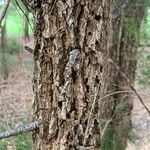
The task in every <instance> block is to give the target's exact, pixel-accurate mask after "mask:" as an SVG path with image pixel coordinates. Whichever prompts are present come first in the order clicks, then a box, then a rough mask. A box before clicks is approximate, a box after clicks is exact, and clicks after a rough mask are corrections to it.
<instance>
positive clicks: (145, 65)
mask: <svg viewBox="0 0 150 150" xmlns="http://www.w3.org/2000/svg"><path fill="white" fill-rule="evenodd" d="M136 84H137V86H139V87H140V88H145V87H146V86H148V85H150V54H140V57H139V61H138V72H137V77H136Z"/></svg>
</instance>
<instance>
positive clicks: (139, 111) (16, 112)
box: [0, 52, 150, 150]
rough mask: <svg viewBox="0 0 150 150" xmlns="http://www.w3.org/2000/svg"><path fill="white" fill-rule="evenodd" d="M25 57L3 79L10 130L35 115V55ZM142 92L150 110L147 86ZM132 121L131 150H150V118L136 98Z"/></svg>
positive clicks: (4, 115)
mask: <svg viewBox="0 0 150 150" xmlns="http://www.w3.org/2000/svg"><path fill="white" fill-rule="evenodd" d="M21 58H22V60H21V62H20V59H17V57H16V64H15V65H14V66H13V67H12V68H11V72H10V74H9V77H8V79H7V80H3V79H2V76H0V123H5V124H6V125H7V127H6V128H9V127H12V126H14V125H15V126H19V125H22V124H23V123H24V122H27V121H28V120H30V119H31V116H32V113H31V108H32V99H33V92H32V77H33V73H32V71H33V64H32V55H31V54H29V53H28V52H23V53H22V54H21ZM140 93H141V96H142V97H143V99H144V103H145V104H146V106H147V107H148V108H150V88H148V87H147V88H146V89H144V90H141V91H140ZM132 120H133V127H134V129H133V130H134V132H135V135H136V140H135V141H134V143H130V142H129V144H128V148H127V150H150V116H148V114H147V112H146V110H145V109H144V108H143V106H142V105H141V103H140V102H139V100H138V99H137V98H136V97H135V99H134V109H133V113H132ZM0 150H1V148H0ZM26 150H29V149H26Z"/></svg>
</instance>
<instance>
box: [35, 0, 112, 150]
mask: <svg viewBox="0 0 150 150" xmlns="http://www.w3.org/2000/svg"><path fill="white" fill-rule="evenodd" d="M109 7H110V3H105V2H102V1H101V0H95V1H92V0H89V1H85V2H84V1H79V0H77V1H76V0H72V1H70V0H66V1H61V0H59V1H54V2H49V1H48V0H46V1H44V2H43V1H42V3H41V4H40V7H39V8H38V9H37V10H36V11H35V22H36V33H35V37H36V46H35V51H34V63H35V73H34V93H35V98H34V100H35V101H34V104H33V109H34V119H40V120H41V122H42V126H41V127H40V128H39V130H37V131H36V132H35V133H34V135H33V139H34V149H36V150H71V149H81V150H83V149H90V150H96V149H100V128H99V126H100V124H99V107H98V99H99V97H100V95H99V91H100V85H101V72H102V65H103V58H102V57H103V53H104V51H107V36H108V32H107V27H108V26H107V23H108V20H107V19H105V18H109V10H110V8H109ZM104 12H105V15H104ZM104 37H105V38H104Z"/></svg>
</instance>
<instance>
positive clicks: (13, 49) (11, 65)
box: [0, 0, 150, 150]
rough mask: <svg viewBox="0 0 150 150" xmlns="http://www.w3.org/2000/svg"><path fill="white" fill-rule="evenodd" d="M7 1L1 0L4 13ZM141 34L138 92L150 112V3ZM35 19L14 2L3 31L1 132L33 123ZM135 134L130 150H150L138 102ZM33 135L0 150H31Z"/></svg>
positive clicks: (149, 1)
mask: <svg viewBox="0 0 150 150" xmlns="http://www.w3.org/2000/svg"><path fill="white" fill-rule="evenodd" d="M3 6H4V0H0V12H1V11H2V9H3ZM145 9H146V13H145V16H144V19H143V22H142V26H141V31H140V33H139V34H140V37H141V39H140V41H141V42H140V43H139V48H138V55H137V60H138V69H137V73H136V83H135V86H136V89H138V92H139V93H140V94H141V95H142V97H143V99H144V103H145V104H146V105H147V106H148V107H149V108H150V0H146V6H145ZM33 30H34V29H33V16H32V14H31V13H30V12H29V11H28V10H27V9H26V8H25V7H24V6H23V5H22V4H21V3H20V1H16V0H12V1H11V3H10V6H9V9H8V11H7V14H6V17H5V19H4V20H3V22H2V28H1V31H0V43H1V44H0V131H3V130H5V129H8V128H11V127H14V126H16V127H17V126H20V125H23V124H26V123H28V122H30V121H31V119H32V118H31V116H32V112H31V109H32V99H33V93H32V77H33V55H32V54H31V53H29V52H28V51H26V50H25V48H24V47H25V46H29V47H30V48H32V49H34V37H33ZM132 118H133V119H132V120H133V133H134V134H132V136H131V137H132V138H131V140H130V141H129V144H128V148H127V150H150V117H149V116H148V114H147V112H146V110H145V109H144V108H143V106H142V105H141V104H140V102H139V100H138V99H137V98H136V97H135V98H134V109H133V113H132ZM31 149H32V140H31V134H29V133H28V134H23V135H19V136H16V137H12V138H9V139H4V140H1V141H0V150H31Z"/></svg>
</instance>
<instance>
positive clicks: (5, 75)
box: [0, 20, 9, 80]
mask: <svg viewBox="0 0 150 150" xmlns="http://www.w3.org/2000/svg"><path fill="white" fill-rule="evenodd" d="M0 30H1V41H0V42H1V43H0V48H1V63H2V66H1V67H2V72H3V78H4V79H5V80H6V79H7V78H8V75H9V71H8V60H7V52H6V50H7V49H6V44H5V41H6V20H5V22H4V24H3V26H2V27H1V28H0Z"/></svg>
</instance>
